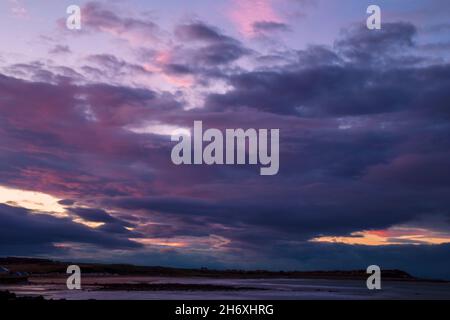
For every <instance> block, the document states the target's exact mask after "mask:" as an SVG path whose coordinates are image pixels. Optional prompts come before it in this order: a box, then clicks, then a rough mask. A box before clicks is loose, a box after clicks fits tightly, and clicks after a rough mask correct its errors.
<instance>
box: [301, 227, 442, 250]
mask: <svg viewBox="0 0 450 320" xmlns="http://www.w3.org/2000/svg"><path fill="white" fill-rule="evenodd" d="M309 241H310V242H322V243H342V244H349V245H364V246H386V245H439V244H444V243H450V234H445V233H441V232H438V231H433V230H429V229H423V228H410V227H392V228H389V229H386V230H367V231H358V232H353V233H352V234H350V236H343V237H342V236H341V237H334V236H323V237H316V238H313V239H311V240H309Z"/></svg>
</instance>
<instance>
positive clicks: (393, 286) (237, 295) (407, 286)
mask: <svg viewBox="0 0 450 320" xmlns="http://www.w3.org/2000/svg"><path fill="white" fill-rule="evenodd" d="M65 281H66V278H65V277H64V276H60V277H40V278H32V279H30V283H29V284H24V285H8V286H0V290H9V291H11V292H14V293H16V294H17V295H19V296H40V295H42V296H44V297H45V298H46V299H67V300H84V299H97V300H160V299H162V300H216V299H221V300H267V299H269V300H297V299H333V300H340V299H343V300H349V299H351V300H356V299H450V283H431V282H399V281H384V282H382V290H380V291H370V290H368V289H367V288H366V284H365V281H363V280H361V281H358V280H316V279H210V278H165V277H122V276H117V277H113V276H106V277H105V276H98V277H93V276H89V277H83V278H82V290H68V289H67V288H66V285H65ZM124 283H127V284H139V283H148V284H157V283H180V284H209V285H226V286H233V287H247V288H248V287H251V288H252V290H243V291H104V290H99V289H100V288H101V287H102V284H124Z"/></svg>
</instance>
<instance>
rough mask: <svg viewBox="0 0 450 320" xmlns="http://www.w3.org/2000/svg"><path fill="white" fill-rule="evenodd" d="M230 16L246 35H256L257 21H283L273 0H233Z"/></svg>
mask: <svg viewBox="0 0 450 320" xmlns="http://www.w3.org/2000/svg"><path fill="white" fill-rule="evenodd" d="M229 16H230V18H231V20H232V21H233V22H234V23H235V24H236V26H237V27H238V29H239V31H240V32H241V33H242V34H243V35H244V36H246V37H253V36H255V35H256V32H255V30H254V24H255V23H256V22H275V23H282V22H283V21H282V19H281V17H280V16H279V14H278V13H277V12H276V10H275V8H274V6H273V0H233V7H232V9H231V10H230V12H229Z"/></svg>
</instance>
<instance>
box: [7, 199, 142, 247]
mask: <svg viewBox="0 0 450 320" xmlns="http://www.w3.org/2000/svg"><path fill="white" fill-rule="evenodd" d="M0 213H1V214H0V222H1V223H0V230H1V232H0V239H1V243H2V245H1V249H0V254H2V255H4V254H7V253H5V251H7V250H10V249H11V248H14V247H16V248H18V249H20V250H22V249H24V248H29V249H30V250H32V251H39V250H40V249H41V248H42V249H43V252H42V253H44V252H45V250H46V249H48V248H49V247H52V248H54V246H53V245H54V244H55V243H65V242H70V243H72V242H73V243H82V244H94V245H96V246H97V247H101V248H115V249H120V248H122V249H131V248H139V247H140V245H139V244H137V243H135V242H132V241H130V240H128V239H127V238H121V237H117V236H113V235H112V234H109V233H107V232H102V231H98V230H92V229H89V228H88V227H85V226H83V225H81V224H77V223H74V222H73V221H71V220H70V219H67V218H55V217H53V216H50V215H46V214H34V213H31V212H30V211H28V210H26V209H23V208H17V207H11V206H8V205H4V204H0Z"/></svg>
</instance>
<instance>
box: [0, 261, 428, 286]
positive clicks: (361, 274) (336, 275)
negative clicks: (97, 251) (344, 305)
mask: <svg viewBox="0 0 450 320" xmlns="http://www.w3.org/2000/svg"><path fill="white" fill-rule="evenodd" d="M71 264H76V265H78V266H80V268H81V270H82V272H83V273H84V274H105V275H121V276H153V277H205V278H222V279H226V278H230V279H231V278H240V279H246V278H247V279H261V278H288V279H289V278H291V279H332V280H339V279H342V280H352V279H355V280H360V279H367V273H366V271H365V270H354V271H265V270H253V271H248V270H210V269H207V268H201V269H181V268H167V267H159V266H155V267H151V266H135V265H129V264H98V263H77V262H61V261H53V260H48V259H37V258H16V257H8V258H0V266H4V267H6V268H8V269H9V270H11V271H15V272H27V273H29V274H31V275H48V274H65V273H66V270H67V266H68V265H71ZM382 277H383V279H385V280H394V281H425V280H422V279H418V278H415V277H413V276H411V275H410V274H408V273H406V272H404V271H401V270H382ZM427 281H429V280H427Z"/></svg>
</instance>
